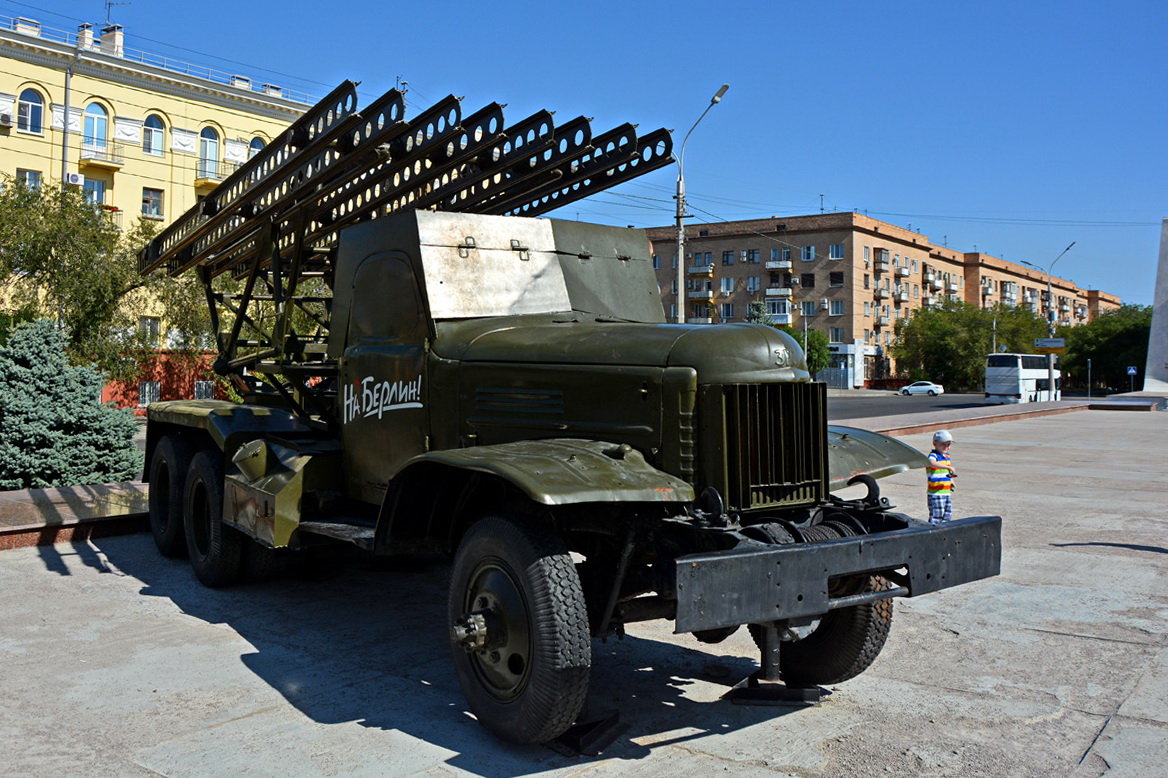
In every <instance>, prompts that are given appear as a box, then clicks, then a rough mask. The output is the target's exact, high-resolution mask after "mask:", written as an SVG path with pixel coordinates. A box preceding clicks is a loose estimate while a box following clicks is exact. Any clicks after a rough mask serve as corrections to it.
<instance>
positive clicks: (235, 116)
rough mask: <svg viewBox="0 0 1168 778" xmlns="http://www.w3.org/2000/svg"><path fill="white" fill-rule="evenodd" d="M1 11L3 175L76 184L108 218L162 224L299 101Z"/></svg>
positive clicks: (276, 127) (266, 136)
mask: <svg viewBox="0 0 1168 778" xmlns="http://www.w3.org/2000/svg"><path fill="white" fill-rule="evenodd" d="M124 40H125V32H124V30H123V29H122V27H120V26H118V25H111V26H108V27H105V28H103V29H101V30H94V28H93V26H92V25H88V24H83V25H81V27H80V28H79V29H78V30H77V31H76V32H69V31H61V30H54V29H50V28H47V27H44V26H42V25H41V24H40V23H39V22H37V21H36V20H33V19H26V18H19V17H18V18H12V17H5V16H0V172H4V173H8V174H10V175H14V176H17V177H18V178H21V179H23V180H24V181H26V182H28V183H30V184H32V185H36V186H41V185H57V184H59V183H60V182H61V181H65V182H67V183H69V184H71V185H74V186H80V187H82V188H83V189H84V191H85V194H86V196H87V197H88V198H89V199H90V200H91V201H92V202H93V203H94V204H95V205H99V206H102V207H103V208H104V209H105V210H106V211H107V212H108V213H109V214H110V219H111V222H112V223H113V225H114V226H115V227H120V228H128V227H129V224H130V222H131V221H132V219H133V218H135V217H137V216H138V215H139V214H141V215H143V216H145V217H147V218H149V219H156V220H158V221H159V222H161V223H163V224H165V223H168V222H169V221H171V220H172V219H173V218H174V217H176V216H178V215H179V214H181V213H183V212H184V211H185V210H186V209H188V208H190V207H191V206H192V205H194V204H195V202H196V201H197V199H198V197H199V195H201V194H205V193H206V192H207V191H209V190H210V189H212V188H214V187H215V186H216V185H217V184H218V183H219V182H220V181H222V180H223V179H224V178H226V177H227V176H228V175H229V174H230V173H231V172H232V171H233V170H234V169H235V168H236V167H237V166H238V165H239V164H240V163H242V162H244V161H246V160H247V159H248V158H249V156H251V155H253V154H255V153H256V152H257V151H258V150H259V149H260V148H262V147H263V146H264V144H265V143H267V142H268V141H269V140H271V139H272V138H273V137H274V136H275V135H277V134H279V133H280V132H282V131H283V130H284V128H286V127H287V126H288V124H289V123H291V122H292V121H293V120H294V119H295V118H297V117H298V116H299V115H300V114H301V113H303V111H304V110H305V109H306V108H307V107H308V105H309V101H310V100H311V98H309V97H308V96H307V95H298V94H293V93H290V92H288V91H287V90H284V89H281V88H280V87H279V86H276V85H272V84H266V83H260V84H257V83H254V82H253V81H252V80H250V79H248V78H247V77H245V76H241V75H232V74H227V73H222V72H218V71H214V70H211V69H208V68H200V67H197V66H194V65H188V64H186V63H182V62H177V61H175V60H171V59H167V58H165V57H161V56H157V55H152V54H149V53H147V52H142V51H136V50H132V49H127V48H126V47H125V45H124Z"/></svg>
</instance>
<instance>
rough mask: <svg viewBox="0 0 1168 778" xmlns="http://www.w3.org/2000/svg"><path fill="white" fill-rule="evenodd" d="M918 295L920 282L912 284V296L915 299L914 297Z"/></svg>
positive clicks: (919, 293) (919, 294)
mask: <svg viewBox="0 0 1168 778" xmlns="http://www.w3.org/2000/svg"><path fill="white" fill-rule="evenodd" d="M920 296H921V286H920V284H913V298H914V299H915V298H917V297H920Z"/></svg>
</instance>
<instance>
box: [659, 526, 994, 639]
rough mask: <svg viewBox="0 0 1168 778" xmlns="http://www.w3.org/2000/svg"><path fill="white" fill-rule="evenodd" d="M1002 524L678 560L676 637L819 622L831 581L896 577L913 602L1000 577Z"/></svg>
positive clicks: (828, 607) (920, 530)
mask: <svg viewBox="0 0 1168 778" xmlns="http://www.w3.org/2000/svg"><path fill="white" fill-rule="evenodd" d="M1001 561H1002V518H1001V517H1000V516H977V517H973V518H968V519H961V520H959V521H953V522H948V523H946V524H940V525H917V526H911V527H908V528H906V529H900V530H893V531H889V532H882V533H879V534H874V535H864V536H861V537H853V538H842V539H840V540H831V541H826V542H823V543H814V544H799V545H792V546H777V547H774V548H767V549H758V548H753V547H751V548H745V549H741V548H735V549H730V550H728V551H717V552H712V553H703V554H691V555H688V556H683V557H679V558H678V559H677V562H676V574H677V622H676V631H677V632H695V631H698V630H705V629H716V628H718V627H731V626H735V625H739V624H759V623H765V622H768V621H776V620H779V619H791V618H800V617H810V616H820V615H822V614H824V613H827V612H828V611H829V610H831V608H832V607H833V606H832V603H831V598H830V597H829V595H828V581H829V579H831V578H835V577H837V576H844V575H854V574H858V573H882V572H890V571H895V570H900V569H902V568H903V569H904V570H907V574H905V575H903V576H896V578H897V579H898V582H900V583H902V585H903V586H905V587H906V588H907V590H908V592H907V595H906V596H908V597H915V596H917V595H919V594H927V593H929V592H935V591H938V590H940V589H947V588H949V587H950V586H958V585H960V584H963V583H969V582H970V581H976V580H978V579H981V578H989V577H991V576H994V575H997V574H998V573H999V572H1000V571H1001Z"/></svg>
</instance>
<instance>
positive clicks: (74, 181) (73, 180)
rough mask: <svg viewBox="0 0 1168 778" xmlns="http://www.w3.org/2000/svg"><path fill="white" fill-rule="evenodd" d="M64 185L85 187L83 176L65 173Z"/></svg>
mask: <svg viewBox="0 0 1168 778" xmlns="http://www.w3.org/2000/svg"><path fill="white" fill-rule="evenodd" d="M65 183H66V184H69V185H70V186H85V176H83V175H81V174H80V173H66V174H65Z"/></svg>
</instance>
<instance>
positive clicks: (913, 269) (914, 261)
mask: <svg viewBox="0 0 1168 778" xmlns="http://www.w3.org/2000/svg"><path fill="white" fill-rule="evenodd" d="M912 271H913V272H914V273H915V272H917V261H916V260H915V259H914V260H913V261H912Z"/></svg>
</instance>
